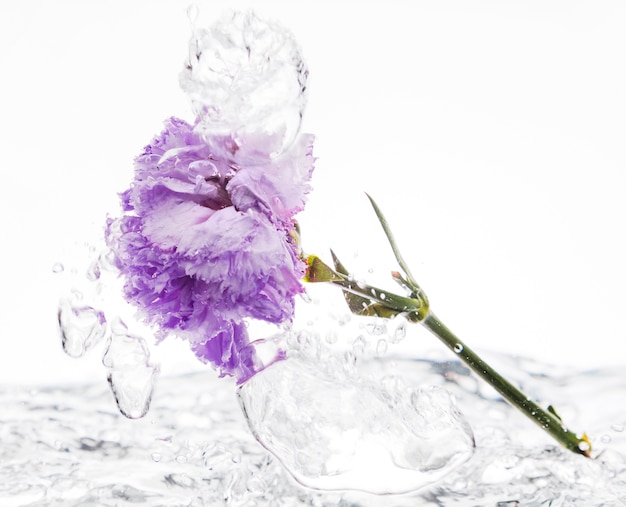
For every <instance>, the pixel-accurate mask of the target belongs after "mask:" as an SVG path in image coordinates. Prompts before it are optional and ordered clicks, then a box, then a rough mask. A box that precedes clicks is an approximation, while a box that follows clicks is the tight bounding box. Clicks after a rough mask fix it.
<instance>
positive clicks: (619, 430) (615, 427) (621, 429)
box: [611, 424, 624, 433]
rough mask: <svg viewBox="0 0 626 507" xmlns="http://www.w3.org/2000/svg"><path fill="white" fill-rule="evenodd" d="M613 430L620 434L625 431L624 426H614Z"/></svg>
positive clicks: (612, 426)
mask: <svg viewBox="0 0 626 507" xmlns="http://www.w3.org/2000/svg"><path fill="white" fill-rule="evenodd" d="M611 429H612V430H613V431H617V432H618V433H621V432H622V431H624V426H623V425H622V424H612V425H611Z"/></svg>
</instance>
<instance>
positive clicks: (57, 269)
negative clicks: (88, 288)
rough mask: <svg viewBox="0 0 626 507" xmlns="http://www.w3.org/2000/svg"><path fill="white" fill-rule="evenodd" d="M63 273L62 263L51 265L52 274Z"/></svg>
mask: <svg viewBox="0 0 626 507" xmlns="http://www.w3.org/2000/svg"><path fill="white" fill-rule="evenodd" d="M63 271H65V266H64V265H63V264H62V263H60V262H55V263H54V264H53V265H52V272H53V273H57V274H58V273H63Z"/></svg>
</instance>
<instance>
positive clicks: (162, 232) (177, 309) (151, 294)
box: [106, 118, 314, 379]
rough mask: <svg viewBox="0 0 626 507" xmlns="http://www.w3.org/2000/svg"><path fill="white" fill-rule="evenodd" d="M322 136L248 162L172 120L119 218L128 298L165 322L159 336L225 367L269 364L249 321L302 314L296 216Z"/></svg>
mask: <svg viewBox="0 0 626 507" xmlns="http://www.w3.org/2000/svg"><path fill="white" fill-rule="evenodd" d="M214 141H215V140H214ZM221 142H222V146H223V148H224V151H230V152H236V150H237V149H238V147H239V144H238V141H237V140H236V139H233V138H229V137H224V138H223V139H222V140H221ZM212 144H214V143H212ZM312 144H313V136H310V135H301V136H300V137H299V139H298V140H297V141H296V142H295V143H294V145H293V146H292V147H291V149H290V150H289V151H287V152H286V153H284V154H283V155H282V156H281V157H279V158H277V159H270V158H269V157H267V156H265V157H263V156H260V157H258V158H257V159H255V160H253V161H250V162H249V163H247V164H246V165H245V167H243V166H240V165H236V164H234V163H232V162H229V161H228V160H224V159H220V158H218V157H217V156H215V155H214V153H212V150H211V148H210V147H209V145H208V144H207V143H206V142H205V141H203V139H202V138H200V137H199V136H198V135H197V134H196V133H194V127H193V126H192V125H190V124H188V123H186V122H184V121H182V120H179V119H176V118H170V119H169V120H167V121H166V122H165V130H164V131H163V132H162V133H161V134H160V135H158V136H157V137H156V138H155V139H154V140H153V141H152V143H151V144H149V145H148V146H146V148H145V149H144V152H143V153H142V154H141V155H140V156H139V157H137V158H136V160H135V178H134V181H133V183H132V184H131V186H130V188H129V189H128V190H126V191H125V192H124V193H122V194H121V197H122V205H123V210H124V212H125V213H124V215H123V216H122V217H121V218H119V219H117V220H109V223H108V227H107V231H106V236H107V244H108V245H109V247H110V248H111V249H112V250H113V252H114V253H115V255H116V258H117V265H118V268H119V269H120V271H121V273H122V275H123V276H124V277H125V285H124V292H125V296H126V298H127V299H128V300H129V301H131V302H132V303H134V304H135V305H137V306H138V307H139V309H140V311H141V314H142V316H143V318H144V319H145V320H146V321H147V322H148V323H150V324H156V326H157V328H158V337H159V339H162V338H164V337H165V336H167V335H168V334H170V333H172V334H174V335H177V336H180V337H182V338H185V339H187V340H188V341H189V342H190V344H191V348H192V350H193V351H194V352H195V354H196V355H197V356H198V357H199V358H200V359H201V360H203V361H206V362H210V363H212V364H213V365H215V366H216V367H217V368H218V369H219V371H220V374H221V375H234V376H236V377H237V378H238V379H243V378H246V377H248V376H250V375H251V374H253V373H254V372H255V371H257V369H258V368H259V367H260V365H259V364H257V362H258V360H257V359H256V357H255V355H254V353H253V347H251V346H250V345H249V337H248V335H247V331H246V327H245V325H244V319H245V318H246V317H253V318H256V319H261V320H264V321H268V322H272V323H281V322H284V321H287V320H290V319H291V318H292V317H293V311H294V297H295V295H296V294H298V293H301V292H302V291H303V288H302V285H301V282H300V280H301V278H302V275H303V273H304V270H305V265H304V263H303V261H302V260H301V259H300V256H299V251H298V246H297V245H296V244H295V243H294V240H293V230H294V226H295V222H294V220H293V216H294V214H295V213H297V212H298V211H300V210H301V209H302V208H303V206H304V199H305V194H306V193H307V192H308V191H309V188H310V187H309V180H310V177H311V172H312V170H313V162H314V158H313V156H312ZM248 147H249V146H248Z"/></svg>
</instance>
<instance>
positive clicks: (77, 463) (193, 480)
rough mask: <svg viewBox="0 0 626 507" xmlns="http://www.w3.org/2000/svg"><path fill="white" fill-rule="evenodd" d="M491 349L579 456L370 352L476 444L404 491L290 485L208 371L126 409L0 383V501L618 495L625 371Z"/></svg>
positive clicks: (242, 502)
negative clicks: (143, 405)
mask: <svg viewBox="0 0 626 507" xmlns="http://www.w3.org/2000/svg"><path fill="white" fill-rule="evenodd" d="M392 359H393V360H392ZM498 359H499V361H498V362H499V363H501V364H503V365H504V367H505V368H506V371H507V372H508V373H510V374H511V375H512V376H513V377H514V378H515V380H516V381H518V382H521V383H522V384H524V385H525V386H527V387H529V388H531V390H532V393H531V394H533V396H535V397H537V398H538V399H544V398H548V395H549V397H550V399H552V400H558V406H559V409H560V411H561V413H562V414H563V415H564V416H565V415H566V414H567V417H566V418H567V420H571V421H572V423H574V422H576V424H577V426H580V427H581V428H583V427H584V429H586V430H587V432H588V433H589V435H590V438H591V440H592V443H593V445H594V448H595V449H596V453H595V455H596V456H597V454H598V453H600V455H599V456H597V457H596V459H593V460H591V459H586V458H583V457H582V456H578V455H575V454H573V453H571V452H569V451H566V450H564V449H561V448H560V447H557V446H555V445H554V444H553V442H552V441H550V439H549V438H548V437H547V436H546V435H544V434H543V432H541V430H539V429H538V428H536V427H535V426H534V425H533V424H532V423H530V422H529V421H528V420H527V419H526V418H525V417H523V416H522V415H521V414H518V413H517V412H516V411H515V410H514V409H512V408H511V407H509V406H508V405H507V404H505V403H503V402H501V401H498V400H497V397H496V396H495V395H494V394H493V393H492V392H491V391H490V390H489V389H485V388H484V387H483V386H482V385H481V384H480V383H479V382H478V381H477V380H476V379H475V378H474V377H473V376H472V375H471V374H470V373H469V372H468V370H467V369H466V368H465V367H464V366H462V365H461V364H460V363H458V362H456V361H443V362H441V361H435V360H413V359H408V358H387V359H372V360H369V361H363V362H361V363H360V368H361V371H362V373H363V374H364V375H366V376H367V375H370V374H372V375H374V376H378V377H380V376H382V377H385V376H390V375H393V376H395V377H400V378H401V379H402V382H403V383H405V384H406V385H408V386H411V388H412V389H420V388H421V387H422V386H426V385H433V386H442V387H445V389H447V390H448V391H450V392H451V393H452V395H453V396H454V397H455V398H456V399H457V402H458V404H459V406H460V408H461V410H462V412H463V413H464V414H465V417H466V419H467V421H468V422H469V424H470V425H471V426H472V428H473V431H474V436H475V439H476V451H475V453H474V455H473V456H472V458H471V459H469V461H467V462H466V463H465V464H462V465H460V466H459V467H457V468H456V469H454V470H453V471H451V472H449V473H448V474H447V475H445V476H444V477H443V478H442V479H441V480H440V481H438V482H435V483H434V484H432V485H430V486H427V487H425V488H423V489H421V490H419V491H418V492H416V493H413V494H409V495H400V496H375V495H368V494H364V493H357V492H319V491H315V490H312V489H308V488H305V487H303V486H301V485H299V484H298V483H297V482H296V481H295V480H293V479H292V478H291V476H290V475H289V474H288V473H287V472H286V471H285V470H284V469H283V468H282V467H281V466H280V465H279V463H278V462H277V460H276V459H275V458H273V457H272V456H271V455H270V454H269V453H268V452H267V451H266V450H265V449H264V448H263V447H261V446H260V445H259V444H258V443H257V442H256V441H255V439H254V437H253V436H252V434H251V432H250V430H249V429H248V427H247V425H246V420H245V418H244V415H243V413H242V411H241V409H240V407H239V405H238V403H237V399H236V396H235V390H236V387H235V385H234V384H233V383H231V382H229V381H228V380H225V379H219V378H216V376H215V375H214V373H213V372H210V371H207V372H206V374H205V373H202V374H194V375H188V376H180V377H169V378H161V379H160V382H159V384H158V387H157V389H156V391H155V393H154V396H153V402H152V407H151V410H150V412H149V413H148V415H147V416H146V417H145V418H143V419H137V420H130V419H127V418H126V417H124V416H122V415H121V414H120V413H119V412H118V411H117V408H116V406H115V402H114V400H113V399H112V396H111V393H110V391H108V390H107V388H106V385H105V383H104V382H103V383H102V384H99V385H96V386H86V387H73V388H62V387H57V388H52V387H45V388H41V389H35V390H33V389H17V388H10V389H9V388H4V389H0V404H1V406H2V407H3V409H2V412H1V413H0V422H1V424H0V440H1V441H2V446H0V505H3V506H7V507H11V506H18V505H32V506H43V505H46V506H61V505H62V506H67V505H83V506H87V505H99V506H100V505H101V506H109V505H110V506H113V505H128V504H135V505H163V506H173V505H193V506H201V505H208V506H214V505H233V506H254V505H258V506H264V505H271V506H300V505H311V506H318V507H319V506H325V505H340V506H352V507H357V506H363V507H367V506H375V507H377V506H392V507H393V506H396V507H401V506H428V507H431V506H467V505H481V506H486V505H493V506H500V507H504V506H507V507H509V506H511V507H512V506H521V505H524V506H545V505H551V506H570V505H584V506H586V507H589V506H598V507H599V506H618V505H625V504H626V460H625V456H626V434H625V432H624V424H625V423H626V416H625V415H624V411H623V393H624V390H625V389H626V375H625V374H624V373H623V372H622V371H617V370H607V371H593V372H558V371H556V370H555V369H554V368H550V367H548V366H546V365H541V364H537V363H535V362H532V361H529V360H521V359H515V358H510V357H500V358H498ZM524 372H536V373H534V374H533V373H531V374H527V373H524ZM549 372H552V374H550V373H549Z"/></svg>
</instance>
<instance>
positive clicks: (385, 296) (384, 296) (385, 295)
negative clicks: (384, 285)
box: [380, 292, 387, 301]
mask: <svg viewBox="0 0 626 507" xmlns="http://www.w3.org/2000/svg"><path fill="white" fill-rule="evenodd" d="M380 299H382V300H383V301H384V300H385V299H387V294H385V293H384V292H381V293H380Z"/></svg>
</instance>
